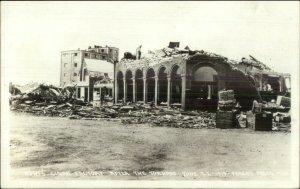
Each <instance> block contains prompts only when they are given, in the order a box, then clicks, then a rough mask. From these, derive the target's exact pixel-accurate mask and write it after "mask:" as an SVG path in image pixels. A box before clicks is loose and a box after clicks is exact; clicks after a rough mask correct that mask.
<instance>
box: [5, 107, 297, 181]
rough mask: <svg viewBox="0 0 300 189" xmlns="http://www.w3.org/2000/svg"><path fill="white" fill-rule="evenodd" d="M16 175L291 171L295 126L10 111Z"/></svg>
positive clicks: (162, 176)
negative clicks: (203, 124)
mask: <svg viewBox="0 0 300 189" xmlns="http://www.w3.org/2000/svg"><path fill="white" fill-rule="evenodd" d="M10 121H11V125H10V133H11V135H10V137H11V138H10V142H11V143H10V155H11V168H12V172H11V174H12V177H14V178H35V179H40V178H45V179H74V178H80V179H122V180H124V179H126V180H127V179H138V180H153V179H159V180H170V179H187V180H191V179H196V180H212V179H222V180H245V179H264V180H265V179H270V180H273V179H288V178H289V176H290V175H289V172H290V137H291V136H290V133H284V132H254V131H251V130H249V129H228V130H222V129H182V128H168V127H153V126H150V125H146V124H141V125H123V124H121V123H120V122H118V121H92V120H69V119H68V118H57V117H36V116H32V115H26V114H20V113H11V116H10Z"/></svg>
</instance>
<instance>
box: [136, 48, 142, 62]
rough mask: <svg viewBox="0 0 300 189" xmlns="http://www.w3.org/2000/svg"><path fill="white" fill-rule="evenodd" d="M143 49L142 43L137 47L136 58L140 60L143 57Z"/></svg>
mask: <svg viewBox="0 0 300 189" xmlns="http://www.w3.org/2000/svg"><path fill="white" fill-rule="evenodd" d="M141 49H142V45H140V46H139V47H138V48H137V49H136V59H137V60H139V59H141V54H142V52H141Z"/></svg>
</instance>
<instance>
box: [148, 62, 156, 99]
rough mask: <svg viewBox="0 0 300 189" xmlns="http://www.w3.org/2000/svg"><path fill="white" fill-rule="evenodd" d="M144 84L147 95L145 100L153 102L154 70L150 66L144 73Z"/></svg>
mask: <svg viewBox="0 0 300 189" xmlns="http://www.w3.org/2000/svg"><path fill="white" fill-rule="evenodd" d="M146 77H147V80H146V83H147V84H146V86H147V93H146V94H147V95H146V102H154V98H155V72H154V70H153V69H152V68H150V69H149V70H148V71H147V74H146Z"/></svg>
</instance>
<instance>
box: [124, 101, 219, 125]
mask: <svg viewBox="0 0 300 189" xmlns="http://www.w3.org/2000/svg"><path fill="white" fill-rule="evenodd" d="M137 107H139V108H138V109H137V108H136V106H135V108H133V109H131V110H129V112H128V114H127V115H125V116H124V117H122V118H121V120H122V123H124V124H140V123H151V124H152V125H154V126H166V127H176V128H193V129H200V128H215V126H216V123H215V113H208V112H199V111H182V110H180V109H175V108H166V107H151V108H150V107H149V106H148V107H147V106H145V105H138V106H137ZM121 109H122V108H121Z"/></svg>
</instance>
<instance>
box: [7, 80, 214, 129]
mask: <svg viewBox="0 0 300 189" xmlns="http://www.w3.org/2000/svg"><path fill="white" fill-rule="evenodd" d="M51 91H52V92H53V94H52V93H51ZM54 91H56V92H54ZM62 91H63V90H57V89H56V88H55V87H53V86H45V85H39V86H38V87H36V88H35V89H33V90H30V91H29V92H28V93H23V94H19V95H14V96H12V97H11V110H13V111H18V112H26V113H31V114H35V115H38V116H59V117H69V119H87V120H102V119H108V120H121V122H122V123H123V124H142V123H150V124H152V125H153V126H167V127H177V128H178V127H180V128H196V129H199V128H215V121H214V120H215V114H214V113H207V112H198V111H182V110H180V109H176V108H167V107H154V106H153V105H152V104H142V103H120V104H104V105H102V106H100V107H93V106H92V104H89V103H85V102H83V101H81V100H77V99H74V98H72V95H71V96H65V95H63V94H65V93H63V92H62Z"/></svg>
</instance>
